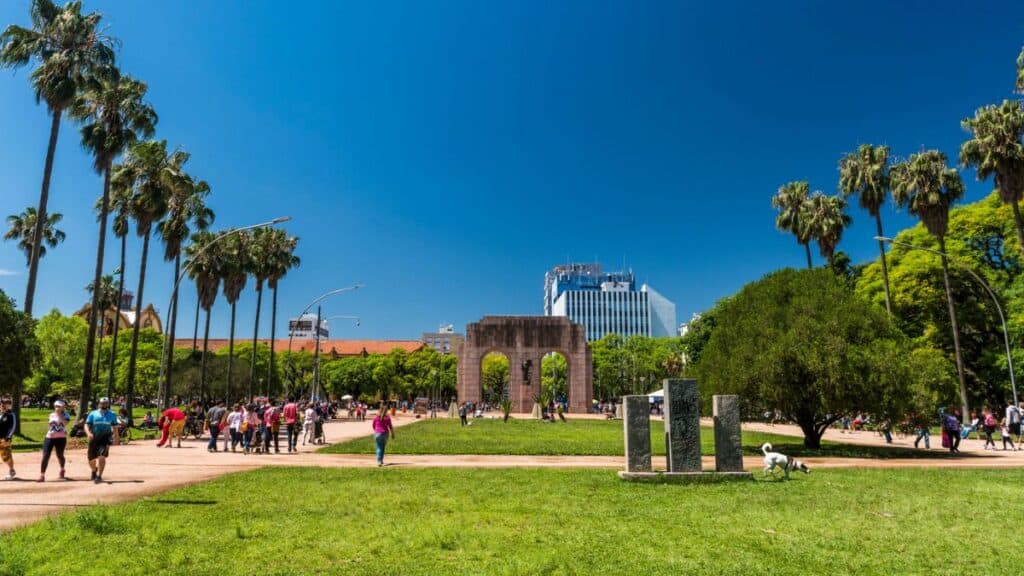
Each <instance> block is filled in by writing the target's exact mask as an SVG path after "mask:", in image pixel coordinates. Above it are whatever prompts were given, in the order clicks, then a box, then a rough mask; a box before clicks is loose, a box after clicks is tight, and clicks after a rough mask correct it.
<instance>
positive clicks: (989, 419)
mask: <svg viewBox="0 0 1024 576" xmlns="http://www.w3.org/2000/svg"><path fill="white" fill-rule="evenodd" d="M985 427H986V428H995V427H996V417H995V416H993V415H992V414H986V415H985Z"/></svg>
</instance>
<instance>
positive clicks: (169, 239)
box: [157, 174, 214, 400]
mask: <svg viewBox="0 0 1024 576" xmlns="http://www.w3.org/2000/svg"><path fill="white" fill-rule="evenodd" d="M209 194H210V186H209V184H207V183H206V182H205V181H203V180H200V181H198V182H197V181H195V180H194V179H193V178H192V176H189V175H188V174H181V175H180V177H179V178H176V179H175V182H174V186H173V187H172V188H171V193H170V196H169V197H168V199H167V215H166V216H165V217H164V219H163V220H161V221H160V222H159V223H158V224H157V232H158V233H159V234H160V237H161V238H163V241H164V260H165V261H168V262H169V261H171V260H174V279H175V281H177V279H178V276H179V275H180V274H181V245H182V243H183V242H184V241H185V239H186V238H188V236H189V234H190V233H191V231H190V230H189V225H190V224H191V225H194V226H195V228H196V229H197V230H206V229H207V228H209V227H210V224H211V223H212V222H213V218H214V216H213V210H210V209H209V208H207V206H206V197H207V196H208V195H209ZM170 316H171V318H170V324H171V325H170V331H169V332H168V335H167V341H166V342H164V348H165V353H166V354H167V364H168V368H167V373H166V380H165V381H164V382H161V383H160V384H159V387H160V388H161V393H159V394H158V396H159V398H160V399H161V400H165V399H167V398H170V392H171V373H172V372H173V370H171V366H173V362H172V360H173V354H174V335H175V332H176V331H177V324H178V290H177V289H175V290H174V293H173V294H172V295H171V310H170Z"/></svg>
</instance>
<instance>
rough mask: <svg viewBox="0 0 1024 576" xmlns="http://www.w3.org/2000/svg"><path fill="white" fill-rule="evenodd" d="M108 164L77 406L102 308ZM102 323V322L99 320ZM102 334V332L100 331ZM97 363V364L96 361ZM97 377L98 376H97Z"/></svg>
mask: <svg viewBox="0 0 1024 576" xmlns="http://www.w3.org/2000/svg"><path fill="white" fill-rule="evenodd" d="M110 164H111V162H110V161H109V160H108V161H107V164H106V166H104V167H103V196H102V197H101V199H100V239H99V242H97V243H96V268H95V269H94V270H93V275H92V305H91V307H90V309H89V332H88V336H86V340H85V370H83V371H82V390H81V392H80V393H79V396H78V402H79V404H78V405H79V406H87V404H86V402H87V401H88V399H89V397H90V396H91V391H92V364H93V356H94V355H95V354H96V316H97V312H99V316H100V318H101V319H102V317H103V312H104V311H103V310H97V309H98V308H99V305H100V281H101V280H102V279H103V254H104V250H105V249H106V244H107V215H108V214H107V213H108V212H109V211H110ZM101 324H102V322H101ZM101 334H102V333H101ZM97 364H99V363H98V362H97ZM97 378H98V376H97Z"/></svg>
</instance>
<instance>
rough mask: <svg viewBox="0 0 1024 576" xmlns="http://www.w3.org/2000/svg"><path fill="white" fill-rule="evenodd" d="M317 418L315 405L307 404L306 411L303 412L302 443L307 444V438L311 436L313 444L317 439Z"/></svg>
mask: <svg viewBox="0 0 1024 576" xmlns="http://www.w3.org/2000/svg"><path fill="white" fill-rule="evenodd" d="M316 419H317V413H316V409H314V408H313V405H312V404H310V405H308V406H306V411H305V413H304V414H303V420H302V445H303V446H305V445H306V438H307V437H308V438H309V443H310V444H313V443H314V441H315V440H316Z"/></svg>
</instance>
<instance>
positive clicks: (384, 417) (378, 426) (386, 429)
mask: <svg viewBox="0 0 1024 576" xmlns="http://www.w3.org/2000/svg"><path fill="white" fill-rule="evenodd" d="M372 425H373V441H374V443H375V444H376V445H377V466H383V465H384V449H385V448H387V445H388V436H390V437H391V438H392V439H394V437H395V427H394V426H392V425H391V418H390V417H389V416H388V413H387V410H386V408H385V406H384V405H383V404H382V405H381V407H380V410H378V411H377V415H376V416H374V417H373V423H372Z"/></svg>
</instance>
